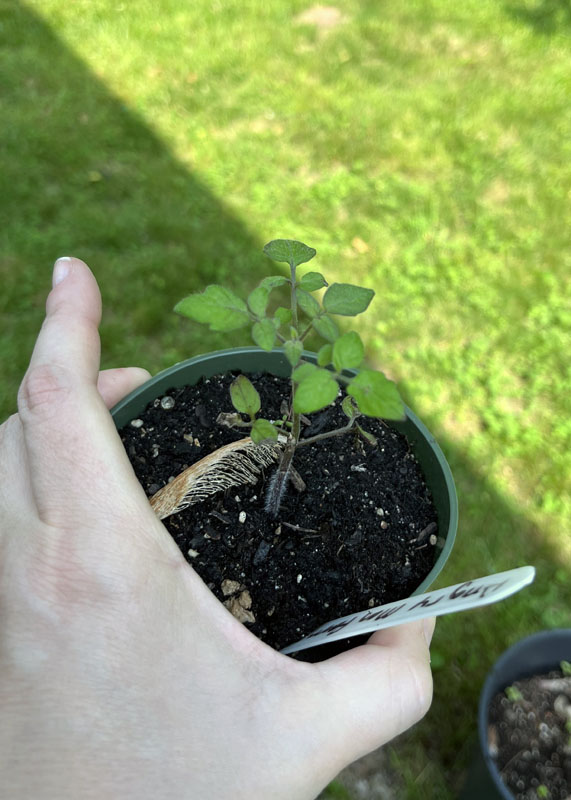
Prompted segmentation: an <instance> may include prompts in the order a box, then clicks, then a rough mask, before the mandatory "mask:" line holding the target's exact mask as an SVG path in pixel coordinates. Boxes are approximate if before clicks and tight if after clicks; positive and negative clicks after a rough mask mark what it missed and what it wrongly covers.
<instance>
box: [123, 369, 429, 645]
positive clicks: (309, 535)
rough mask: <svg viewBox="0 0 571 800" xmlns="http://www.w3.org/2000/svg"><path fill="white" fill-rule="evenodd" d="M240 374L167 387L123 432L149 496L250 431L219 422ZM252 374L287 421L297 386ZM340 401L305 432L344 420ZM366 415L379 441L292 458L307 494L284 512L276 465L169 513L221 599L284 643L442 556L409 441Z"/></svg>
mask: <svg viewBox="0 0 571 800" xmlns="http://www.w3.org/2000/svg"><path fill="white" fill-rule="evenodd" d="M233 377H235V376H233V375H231V374H226V375H222V376H216V377H213V378H209V379H203V380H201V381H200V382H199V383H198V384H197V385H195V386H187V387H184V388H177V389H172V390H169V391H168V392H167V394H166V395H165V396H163V397H162V398H157V399H156V400H155V401H154V402H153V403H151V404H150V405H149V406H148V407H147V409H146V410H145V412H144V413H143V414H141V415H140V417H139V419H138V420H133V421H131V423H130V424H128V425H126V426H125V427H124V428H123V429H122V430H121V431H120V434H121V438H122V440H123V443H124V445H125V448H126V450H127V453H128V455H129V458H130V460H131V463H132V464H133V467H134V470H135V472H136V474H137V477H138V479H139V481H140V482H141V484H142V486H143V487H144V489H145V491H146V492H147V495H148V496H149V497H150V496H152V495H153V494H154V493H155V492H157V491H158V490H159V489H160V488H161V487H162V486H164V485H165V484H166V483H167V482H168V481H169V479H171V478H173V477H174V476H176V475H178V474H179V473H180V472H182V471H183V470H184V469H186V467H188V466H190V465H191V464H193V463H194V462H196V461H198V460H199V459H201V458H203V457H204V456H206V455H208V454H209V453H211V452H212V451H214V450H216V449H217V448H219V447H221V446H222V445H225V444H228V443H229V442H232V441H236V440H237V439H240V438H243V437H244V436H247V434H248V429H247V428H239V429H235V430H230V429H229V428H226V427H223V426H221V425H219V424H217V422H216V419H217V417H218V414H219V413H220V412H221V411H226V412H231V411H233V409H232V406H231V403H230V395H229V386H230V383H231V382H232V380H233ZM249 377H250V379H251V380H252V381H253V383H254V385H255V386H256V388H257V389H258V392H259V393H260V395H261V399H262V409H263V413H264V415H265V416H267V417H268V418H269V419H279V418H280V405H281V403H282V401H283V400H284V398H288V397H289V382H288V381H287V380H285V379H283V378H277V377H274V376H272V375H267V374H259V375H255V376H253V375H250V376H249ZM167 396H168V398H171V399H168V400H166V399H165V398H166V397H167ZM341 399H342V398H338V400H337V401H336V402H335V403H334V404H333V405H332V406H329V407H328V408H326V409H325V410H323V411H320V412H317V413H315V414H313V415H310V416H309V420H310V421H311V424H310V425H305V426H302V427H303V431H302V437H309V436H314V435H316V434H318V433H323V432H325V431H328V430H331V429H334V428H339V427H342V426H344V425H346V423H347V418H346V417H345V415H344V414H343V411H342V410H341ZM165 406H166V407H165ZM169 406H170V407H169ZM361 421H362V422H363V424H362V427H363V428H364V429H366V430H368V431H369V432H370V433H372V434H373V435H374V436H375V437H376V438H377V441H378V445H377V446H373V445H371V444H369V443H367V442H365V441H364V439H363V438H362V437H360V436H358V435H357V434H354V433H353V431H350V432H349V433H348V434H344V435H342V436H338V437H332V438H330V439H327V440H325V441H322V442H318V443H316V444H311V445H307V446H305V447H299V448H298V449H297V450H296V453H295V457H294V466H295V468H296V470H297V471H298V473H299V474H300V475H301V477H302V478H303V480H304V482H305V484H306V486H307V488H306V490H305V491H301V492H300V491H298V490H296V488H294V486H293V485H292V484H291V482H290V485H289V487H288V490H287V492H286V494H285V496H284V499H283V501H282V505H281V508H280V513H279V515H278V517H277V518H275V519H273V518H271V517H269V516H268V514H267V513H266V512H265V510H264V496H265V490H266V486H267V483H268V481H269V480H270V479H271V476H272V474H273V472H274V469H275V468H274V467H273V466H272V467H269V468H267V469H266V470H265V471H264V472H263V473H262V475H261V476H260V479H259V480H258V482H257V484H255V485H250V484H246V485H242V486H237V487H235V488H233V489H230V490H228V491H226V492H220V493H219V494H216V495H213V496H212V497H210V498H208V499H206V500H204V501H202V502H200V503H198V504H196V505H193V506H191V507H190V508H188V509H186V510H184V511H181V512H179V513H177V514H173V515H172V516H171V517H168V518H167V519H165V520H164V524H165V526H166V527H167V529H168V530H169V532H170V534H171V535H172V537H173V538H174V540H175V542H176V543H177V545H178V546H179V547H180V549H181V551H182V553H183V554H184V556H185V558H186V560H187V561H188V562H189V563H190V564H191V565H192V567H193V568H194V569H195V570H196V572H197V573H198V574H199V575H200V577H201V578H202V579H203V580H204V582H205V583H206V584H207V585H208V587H209V588H210V589H211V590H212V592H213V593H214V594H215V595H216V597H217V598H218V599H219V600H221V601H222V602H224V603H225V604H226V606H227V607H228V608H230V610H231V611H232V613H234V615H235V616H237V617H238V618H239V619H241V621H243V622H244V623H245V624H246V625H247V627H248V628H249V629H250V630H251V631H252V632H253V633H254V634H255V635H256V636H258V637H259V638H260V639H262V640H263V641H265V642H266V643H268V644H269V645H271V646H272V647H274V648H276V649H281V648H282V647H285V646H286V645H287V644H291V643H292V642H294V641H297V640H298V639H300V638H302V637H303V636H304V635H306V634H308V633H311V632H312V631H313V630H315V629H316V628H317V627H319V626H320V625H322V624H323V623H325V622H328V621H330V620H333V619H336V618H337V617H342V616H345V615H347V614H350V613H352V612H358V611H362V610H364V609H367V608H371V607H374V606H378V605H381V604H383V603H388V602H392V601H395V600H399V599H401V598H403V597H408V596H409V595H410V594H411V593H412V592H413V590H414V589H416V587H417V586H418V585H419V584H420V583H421V581H422V580H423V579H424V578H425V577H426V575H427V574H428V572H429V571H430V570H431V568H432V566H433V565H434V562H435V560H436V557H437V547H436V546H435V544H434V541H435V539H436V538H437V536H436V534H437V533H438V531H437V528H436V522H437V517H436V511H435V508H434V505H433V502H432V498H431V496H430V492H429V490H428V488H427V486H426V484H425V481H424V477H423V475H422V471H421V469H420V466H419V464H418V462H417V461H416V459H415V457H414V456H413V454H412V452H411V449H410V446H409V444H408V442H407V440H406V438H405V437H404V436H403V435H401V434H400V433H397V432H396V431H394V430H393V429H391V428H390V426H389V425H388V424H386V423H385V422H383V421H380V420H373V419H368V418H364V417H363V418H361V420H360V422H361Z"/></svg>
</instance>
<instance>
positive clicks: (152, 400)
mask: <svg viewBox="0 0 571 800" xmlns="http://www.w3.org/2000/svg"><path fill="white" fill-rule="evenodd" d="M304 358H305V359H306V360H314V359H315V357H314V356H313V355H312V354H310V353H304ZM290 371H291V367H290V365H289V362H288V361H287V359H286V357H285V355H284V353H283V352H282V351H281V350H274V351H271V352H266V351H263V350H260V349H258V348H251V347H250V348H236V349H233V350H224V351H218V352H215V353H209V354H206V355H202V356H198V357H196V358H191V359H189V360H188V361H184V362H182V363H180V364H176V365H174V366H173V367H171V368H169V369H167V370H165V371H163V372H161V373H160V374H159V375H157V376H155V377H154V378H152V379H151V380H149V381H148V382H147V383H146V384H144V385H143V386H141V387H139V388H138V389H137V390H135V391H134V392H132V393H131V394H130V395H129V396H128V397H126V398H124V400H122V401H121V402H120V403H119V404H117V406H115V408H114V409H113V410H112V415H113V418H114V421H115V424H116V426H117V428H118V429H119V430H122V429H123V431H124V432H127V433H126V434H125V436H124V442H125V444H126V446H127V450H128V452H129V451H131V452H130V456H131V459H132V463H133V465H134V467H135V471H136V472H137V459H138V460H139V465H140V463H141V461H145V462H151V461H152V460H153V458H154V457H155V456H156V455H157V454H158V453H159V451H161V452H160V457H159V458H156V459H155V463H158V462H159V461H162V460H164V459H165V458H167V457H168V454H165V453H164V452H163V451H162V449H161V447H160V445H158V444H155V445H153V448H154V449H152V451H149V452H148V454H147V455H140V454H139V455H137V454H136V452H135V447H133V446H130V445H129V441H133V439H132V436H133V422H134V421H135V425H136V426H138V428H137V427H136V428H135V430H136V432H137V436H142V437H145V436H146V437H147V444H148V442H149V441H150V439H151V438H152V437H155V436H156V435H157V431H156V430H155V429H156V427H157V423H156V422H153V424H152V425H151V423H150V422H149V421H148V420H147V421H145V419H144V417H145V414H146V413H149V409H151V410H152V409H155V410H156V414H155V416H154V417H153V419H155V420H156V419H158V418H159V417H157V414H159V412H160V413H162V408H164V407H166V406H170V405H171V404H174V403H173V398H174V395H173V398H171V399H169V400H168V402H167V401H165V400H164V398H165V396H166V395H167V393H170V394H173V392H175V393H176V391H179V392H180V391H183V388H182V387H190V386H195V385H196V384H198V383H199V382H201V381H203V382H206V381H209V380H210V379H212V378H213V377H214V376H218V375H228V374H229V373H232V374H236V373H239V372H242V373H244V374H247V375H249V376H250V377H251V379H252V380H254V379H256V378H257V379H260V377H262V376H264V375H269V376H276V377H277V378H287V377H288V376H289V374H290ZM202 385H203V383H201V386H202ZM197 388H198V387H197ZM179 396H181V395H180V394H179V395H177V397H179ZM161 400H162V401H163V405H162V408H161ZM195 410H196V409H195ZM219 410H220V411H228V410H229V408H228V404H227V406H226V407H222V408H220V409H219ZM193 413H194V412H193ZM163 417H164V418H165V419H167V418H168V412H167V413H166V414H163ZM149 419H150V418H149ZM193 419H194V417H193ZM195 423H196V420H195ZM165 424H170V423H167V422H165ZM196 424H198V423H196ZM383 425H384V423H383ZM171 427H172V426H171ZM182 427H184V424H183V425H182ZM194 427H195V425H194V424H193V422H192V420H190V419H189V420H188V425H186V428H187V429H188V430H180V431H179V430H178V429H177V431H176V433H177V436H179V438H180V440H181V447H183V446H184V443H185V442H189V441H190V442H192V441H195V443H196V441H197V437H196V436H194V435H193V434H192V432H191V433H189V431H190V429H191V428H194ZM389 429H390V431H393V432H395V433H396V434H398V435H399V436H403V437H406V442H408V444H406V442H405V451H406V452H405V458H406V459H410V461H415V462H418V465H419V467H420V471H421V473H422V475H423V478H424V482H425V483H426V486H427V487H428V490H429V493H430V495H431V496H432V501H433V505H434V511H435V515H436V521H435V522H433V523H431V526H430V535H429V534H428V533H427V532H426V529H425V530H424V531H422V532H421V537H424V538H420V539H419V541H418V548H419V549H421V548H424V549H426V548H428V551H429V552H430V553H431V563H430V564H429V565H428V568H427V569H426V571H425V574H424V575H423V576H422V577H421V578H420V579H419V580H418V581H417V582H416V583H415V585H413V586H410V582H409V586H410V588H409V589H408V590H407V591H406V593H405V594H403V595H401V597H404V596H409V595H410V594H419V593H422V592H424V591H426V589H427V588H428V587H429V586H430V584H431V583H432V582H433V581H434V579H435V578H436V576H437V575H438V574H439V572H440V571H441V569H442V567H443V566H444V564H445V562H446V560H447V559H448V557H449V555H450V552H451V550H452V546H453V543H454V538H455V534H456V528H457V522H458V505H457V498H456V491H455V487H454V481H453V478H452V474H451V472H450V468H449V466H448V464H447V462H446V459H445V458H444V455H443V453H442V451H441V449H440V447H439V446H438V444H437V443H436V441H435V440H434V437H433V436H432V435H431V434H430V433H429V431H428V430H427V429H426V427H425V426H424V425H423V423H422V422H421V421H420V420H419V419H418V418H417V417H416V416H415V415H414V414H413V413H412V411H410V409H408V408H407V409H406V419H405V420H403V421H398V422H393V421H391V422H390V423H387V430H389ZM149 431H150V435H149V433H148V432H149ZM239 435H247V431H246V432H245V433H244V432H242V433H241V434H238V435H236V433H233V436H234V438H237V436H239ZM193 436H194V438H193ZM129 437H131V438H129ZM183 437H184V441H182V440H183ZM176 441H178V440H176ZM403 441H405V440H404V439H403ZM174 446H175V447H176V448H177V449H178V447H179V446H178V444H176V442H175V445H174ZM199 446H200V442H199ZM321 446H322V445H321V443H320V447H321ZM347 448H349V443H347ZM206 454H207V452H206V448H205V449H204V450H202V451H201V453H200V455H198V456H196V455H195V456H194V458H190V459H189V463H192V461H193V460H197V458H200V457H202V456H204V455H206ZM343 459H344V455H341V456H340V460H343ZM179 462H180V458H179ZM406 463H407V464H408V463H409V462H408V461H407V462H406ZM152 466H153V464H152V463H151V464H150V465H149V464H145V465H144V469H145V470H146V469H147V468H152ZM350 469H351V470H352V471H349V470H350ZM166 470H167V472H166V473H165V474H166V475H167V477H166V478H163V479H162V483H165V482H166V480H168V476H169V472H168V470H169V467H168V466H167V467H166ZM172 470H173V471H172V472H171V473H170V475H171V476H172V475H174V474H177V470H178V468H176V469H175V467H172ZM360 470H363V467H362V466H361V465H360V464H353V465H352V467H351V468H349V466H348V467H347V480H346V484H347V486H349V487H350V486H351V480H357V479H358V477H359V475H358V473H359V471H360ZM306 471H307V468H306ZM403 471H406V470H403ZM326 472H327V470H326ZM151 474H152V473H151ZM356 474H357V477H356ZM265 477H266V478H267V476H265ZM308 477H311V476H308ZM139 479H140V480H141V482H142V483H143V485H144V484H145V481H144V480H142V479H141V477H139ZM308 483H309V481H308ZM341 483H342V484H343V481H342V482H341ZM145 488H146V490H147V493H148V494H151V493H152V492H151V491H150V488H149V485H147V486H145ZM151 488H153V489H155V490H156V486H152V487H151ZM345 488H346V487H344V486H343V485H341V486H340V487H339V488H338V489H336V490H335V491H343V490H344V489H345ZM238 493H239V494H240V495H243V494H244V492H243V491H241V490H240V489H239V488H238V489H237V490H236V491H234V490H232V491H231V492H230V494H231V495H234V494H236V495H238ZM227 494H228V493H227ZM252 497H254V498H255V497H256V495H253V496H252ZM252 497H251V498H250V499H249V500H248V502H250V503H252V502H253V500H252ZM227 499H228V502H229V503H230V502H231V503H233V502H234V498H233V497H231V498H228V497H227ZM236 499H240V498H239V497H238V496H237V497H236ZM242 502H244V499H243V497H242ZM362 502H363V501H362V500H361V501H359V500H357V501H356V504H355V508H354V514H353V513H350V514H349V515H348V517H349V518H347V519H346V520H345V521H344V522H343V521H342V527H343V526H345V528H346V531H347V537H349V536H351V535H354V534H355V531H354V528H353V523H354V520H353V519H352V517H353V516H355V517H357V515H358V512H359V511H360V509H359V508H358V507H357V504H358V503H361V504H362ZM367 502H368V503H369V504H370V505H371V506H373V505H374V503H375V498H369V499H368V500H367ZM220 503H221V504H223V503H224V495H222V497H221V500H220ZM396 503H397V504H398V499H397V500H396ZM220 508H222V505H220V506H219V507H218V510H216V509H214V510H212V514H213V515H214V516H215V518H216V519H215V520H214V521H215V522H216V524H217V525H219V523H218V520H221V521H222V525H219V528H220V530H221V531H222V544H224V538H225V536H226V534H227V532H228V531H229V528H228V521H227V520H228V519H229V516H228V515H227V514H226V509H225V508H222V511H223V512H224V513H223V514H222V513H220ZM250 508H253V505H249V506H244V509H245V510H244V511H241V512H240V519H243V518H245V517H246V516H247V515H248V514H249V513H250ZM377 512H378V513H379V514H382V515H386V516H383V518H382V520H381V519H380V518H375V519H376V521H377V522H378V523H379V525H381V526H383V525H384V527H385V528H386V527H388V523H386V522H385V521H384V520H386V519H391V510H390V509H388V508H385V509H380V508H378V509H377ZM182 513H186V514H194V515H198V516H200V515H201V514H205V513H206V512H204V511H202V510H201V508H200V504H198V505H196V506H193V507H192V508H191V509H189V510H187V511H186V512H182ZM174 516H182V514H181V515H174ZM395 516H396V512H395ZM172 519H174V517H173V518H172ZM283 524H284V525H285V526H287V527H284V528H282V526H281V523H280V520H277V521H276V524H275V526H274V527H275V532H276V535H275V536H273V543H274V544H275V543H276V542H277V543H278V546H279V547H280V548H282V546H283V547H285V548H287V547H288V545H289V544H290V540H288V541H287V542H286V543H285V545H284V541H285V537H284V535H283V534H281V536H280V531H282V530H283V531H284V532H287V533H288V535H290V534H291V536H293V537H294V538H293V541H294V543H295V542H296V539H295V533H296V531H295V529H296V524H295V519H294V520H292V521H290V522H287V521H286V522H284V523H283ZM337 524H339V521H337ZM201 525H202V523H201ZM167 527H169V525H167ZM235 527H237V528H239V529H240V531H242V530H246V527H245V526H242V528H240V524H238V525H237V526H235ZM297 527H298V530H299V531H300V534H299V535H300V536H305V538H306V541H305V545H307V548H311V546H312V542H311V539H312V537H313V540H317V539H319V535H318V532H316V531H314V532H312V533H307V531H305V532H304V531H303V529H302V528H301V527H300V526H297ZM410 527H411V529H412V527H413V525H412V523H411V524H410ZM169 530H170V531H171V534H172V535H173V536H174V538H175V540H176V541H177V542H178V543H179V546H181V549H182V550H183V553H184V554H185V556H187V560H188V561H189V563H191V564H193V566H196V560H195V563H193V558H195V557H194V556H192V555H191V556H189V555H188V553H189V552H190V553H199V552H200V553H202V552H203V551H204V550H206V549H207V546H208V547H210V546H211V545H212V541H211V539H212V537H216V536H218V532H216V531H215V532H214V533H213V532H212V527H210V526H209V524H206V525H205V526H204V525H203V526H202V527H201V531H202V533H201V534H200V536H201V537H202V538H200V537H198V538H197V537H195V538H194V540H193V542H194V543H192V542H191V546H190V547H189V545H188V538H187V539H185V540H184V546H183V545H182V544H181V542H182V539H181V541H178V539H177V537H179V533H178V529H177V523H176V522H174V523H172V524H171V526H170V527H169ZM292 531H293V533H292ZM255 535H256V534H255V532H254V533H252V536H251V537H250V538H252V537H254V536H255ZM403 535H404V536H406V535H407V534H406V532H405V533H404V534H403ZM408 535H409V536H410V540H411V541H413V542H414V541H415V538H414V537H415V535H418V533H416V534H415V533H410V534H408ZM179 538H180V537H179ZM219 538H220V537H219ZM246 538H247V537H245V538H244V541H242V539H240V538H239V537H234V538H233V539H232V540H231V541H230V540H229V541H228V558H229V559H234V558H235V554H236V550H240V549H241V548H242V547H245V540H246ZM270 539H271V537H266V541H264V542H262V543H261V545H260V547H258V549H257V550H255V552H254V557H253V559H252V556H251V555H250V556H246V558H247V559H249V562H248V565H247V566H248V569H249V568H251V566H252V564H251V562H252V560H253V561H254V562H256V559H258V561H259V558H260V551H261V549H263V550H264V558H268V559H269V558H271V546H272V542H271V541H270ZM205 540H208V541H206V542H205ZM429 540H430V544H429ZM197 541H198V542H199V544H200V546H199V545H198V544H196V542H197ZM203 544H204V548H203V547H202V545H203ZM206 545H207V546H206ZM341 545H343V541H342V543H341ZM253 546H254V549H255V547H256V544H255V543H254V545H253ZM382 546H383V545H382V539H380V540H379V544H378V548H379V553H380V548H382ZM184 548H186V552H185V549H184ZM292 549H296V548H295V547H294V548H292V547H291V546H290V551H291V550H292ZM413 549H415V548H413ZM266 550H267V551H268V552H269V554H268V553H266ZM428 551H427V552H428ZM290 555H291V556H292V560H293V558H294V556H295V553H292V552H290ZM342 562H343V557H341V558H340V559H339V567H341V566H342ZM334 566H335V569H329V571H328V572H326V574H324V575H323V576H322V578H321V582H322V584H327V583H330V584H331V582H333V584H334V583H335V575H336V574H337V566H336V565H334ZM248 569H244V570H243V571H242V572H236V571H235V573H234V574H233V575H232V577H233V580H230V581H228V579H225V580H224V581H222V583H224V584H225V586H224V592H223V594H221V593H220V591H219V588H220V587H219V583H220V581H217V580H212V581H209V580H208V579H205V580H206V582H207V584H209V585H210V588H212V589H213V591H214V592H215V593H217V591H218V594H219V595H220V599H221V600H223V601H224V602H225V605H227V607H230V605H231V604H232V603H233V604H234V607H235V608H237V606H236V602H237V601H238V600H240V602H242V603H243V604H244V620H243V621H246V622H248V621H249V620H250V619H251V618H252V617H254V607H255V604H256V598H255V597H254V596H253V593H252V596H250V592H249V591H247V590H246V589H249V585H248V584H249V581H248V578H247V573H248ZM349 569H352V566H351V565H349ZM197 571H199V570H197ZM199 574H200V572H199ZM300 576H301V577H300ZM303 580H304V576H303V574H302V572H301V571H300V573H299V574H298V575H297V576H294V579H293V580H290V582H289V584H288V585H283V586H282V585H280V586H276V589H275V591H276V593H283V592H286V593H288V592H289V593H295V594H296V595H299V596H300V597H301V599H302V600H304V598H303V596H302V591H303V590H304V589H305V584H304V585H303V586H301V587H300V583H302V581H303ZM355 580H358V576H357V577H356V579H355ZM290 584H291V585H290ZM229 587H230V590H232V589H235V590H236V591H235V592H234V594H231V591H229V592H228V600H225V597H226V590H227V589H228V588H229ZM245 587H246V588H245ZM334 589H335V586H334V585H333V586H332V587H331V590H332V592H330V594H331V593H332V594H333V595H334V594H335V591H334ZM370 594H371V595H374V596H375V598H378V600H379V602H375V603H373V605H375V604H381V603H382V602H390V601H391V600H397V599H401V597H379V595H378V594H375V587H370ZM244 598H246V600H247V602H245V600H244ZM339 599H340V600H341V599H342V598H339ZM343 599H344V598H343ZM300 602H301V601H300ZM363 602H364V601H363ZM276 605H277V606H279V604H276ZM325 605H326V606H327V607H326V608H324V609H323V610H322V611H321V612H320V613H321V614H322V618H320V619H317V617H316V618H315V619H313V617H312V627H311V630H313V629H315V628H316V627H318V625H320V624H323V623H324V622H328V621H330V620H332V619H335V618H337V617H339V616H342V615H343V614H344V613H345V614H346V613H350V612H352V611H362V610H363V607H357V608H347V607H343V606H342V605H339V606H338V608H335V607H334V604H329V603H328V604H325ZM364 607H365V608H366V605H365V606H364ZM238 610H239V609H238ZM233 613H234V611H233ZM264 614H265V615H266V616H268V618H269V615H270V614H273V611H272V609H271V608H269V609H268V608H267V605H266V607H265V611H264ZM306 616H307V614H306ZM313 623H315V624H313ZM296 630H298V633H295V631H296ZM311 630H306V629H304V628H303V627H302V628H301V629H299V628H296V626H295V625H294V626H293V632H292V634H291V636H292V638H291V640H290V641H294V640H296V639H299V638H301V636H300V635H299V633H301V635H306V634H307V633H310V632H311ZM254 632H256V633H257V635H260V637H261V638H264V636H263V632H260V631H256V630H255V631H254ZM269 643H270V644H272V646H278V647H279V646H282V647H283V646H285V645H286V644H289V643H290V642H289V641H281V642H280V643H279V645H277V644H275V642H272V641H270V642H269ZM349 644H350V645H352V644H356V642H352V643H349ZM344 646H345V647H346V646H347V643H345V645H344ZM307 654H308V655H310V657H312V659H313V660H314V659H315V658H316V657H324V656H325V655H329V654H330V653H327V654H326V653H324V652H322V651H320V652H319V653H317V652H316V651H314V652H312V651H311V650H309V651H307Z"/></svg>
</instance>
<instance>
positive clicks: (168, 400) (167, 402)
mask: <svg viewBox="0 0 571 800" xmlns="http://www.w3.org/2000/svg"><path fill="white" fill-rule="evenodd" d="M174 405H175V403H174V397H169V396H168V395H166V397H163V399H162V400H161V408H164V409H165V411H170V409H171V408H174Z"/></svg>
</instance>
